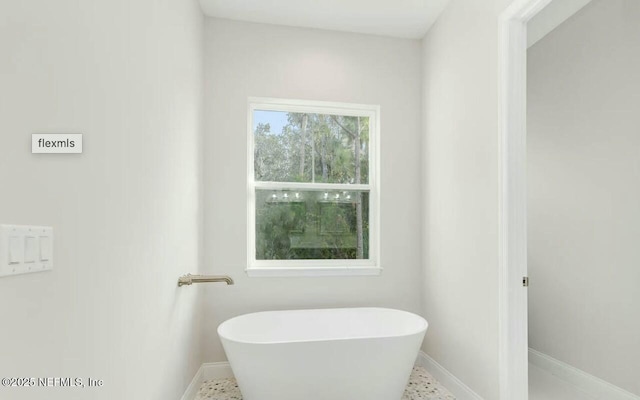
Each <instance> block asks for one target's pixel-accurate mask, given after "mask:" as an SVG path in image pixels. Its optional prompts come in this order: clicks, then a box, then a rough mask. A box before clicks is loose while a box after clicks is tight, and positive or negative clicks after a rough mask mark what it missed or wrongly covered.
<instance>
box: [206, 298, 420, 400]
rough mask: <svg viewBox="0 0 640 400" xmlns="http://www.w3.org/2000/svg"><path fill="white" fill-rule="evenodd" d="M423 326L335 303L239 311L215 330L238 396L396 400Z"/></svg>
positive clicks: (404, 316)
mask: <svg viewBox="0 0 640 400" xmlns="http://www.w3.org/2000/svg"><path fill="white" fill-rule="evenodd" d="M427 326H428V324H427V321H425V320H424V318H422V317H419V316H418V315H415V314H412V313H409V312H405V311H398V310H391V309H385V308H341V309H321V310H296V311H268V312H259V313H255V314H247V315H241V316H239V317H236V318H232V319H229V320H227V321H225V322H223V323H222V324H220V326H219V327H218V334H219V335H220V338H221V339H222V345H223V346H224V350H225V352H226V353H227V357H228V358H229V363H230V364H231V369H232V370H233V373H234V375H235V377H236V379H237V381H238V386H239V387H240V390H241V392H242V397H243V399H244V400H301V399H303V400H400V398H401V397H402V394H403V391H404V389H405V386H406V384H407V382H408V380H409V375H410V374H411V369H412V367H413V364H414V362H415V360H416V357H417V355H418V351H419V349H420V345H421V343H422V339H423V338H424V334H425V332H426V330H427Z"/></svg>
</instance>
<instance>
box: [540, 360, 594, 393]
mask: <svg viewBox="0 0 640 400" xmlns="http://www.w3.org/2000/svg"><path fill="white" fill-rule="evenodd" d="M529 400H595V397H592V396H590V395H589V394H588V393H586V392H583V391H581V390H580V389H578V388H577V387H575V386H573V385H571V384H570V383H567V382H565V381H563V380H562V379H560V378H558V377H556V376H553V375H552V374H551V373H549V372H547V371H545V370H543V369H541V368H539V367H536V366H535V365H533V364H529Z"/></svg>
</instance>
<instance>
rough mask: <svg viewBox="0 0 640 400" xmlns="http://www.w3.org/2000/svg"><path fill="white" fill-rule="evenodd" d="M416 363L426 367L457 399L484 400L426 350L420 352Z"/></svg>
mask: <svg viewBox="0 0 640 400" xmlns="http://www.w3.org/2000/svg"><path fill="white" fill-rule="evenodd" d="M416 364H417V365H419V366H421V367H423V368H424V369H426V370H427V371H428V372H429V373H430V374H431V375H432V376H433V377H434V378H436V379H437V380H438V381H439V382H440V383H442V385H443V386H444V387H446V388H447V389H448V390H449V391H450V392H451V393H452V394H453V395H454V396H456V400H482V397H480V395H478V394H477V393H476V392H474V391H473V390H471V388H470V387H469V386H467V385H465V384H464V382H462V381H461V380H460V379H458V378H456V376H455V375H453V374H452V373H451V372H449V371H447V369H446V368H444V367H443V366H442V365H440V364H438V363H437V362H436V360H434V359H433V358H431V357H429V356H428V355H427V354H426V353H425V352H423V351H420V353H418V359H417V360H416Z"/></svg>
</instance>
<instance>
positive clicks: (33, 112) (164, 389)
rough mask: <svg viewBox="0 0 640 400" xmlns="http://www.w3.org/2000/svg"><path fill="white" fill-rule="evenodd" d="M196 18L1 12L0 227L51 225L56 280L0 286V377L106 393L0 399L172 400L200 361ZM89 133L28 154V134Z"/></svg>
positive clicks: (172, 5)
mask: <svg viewBox="0 0 640 400" xmlns="http://www.w3.org/2000/svg"><path fill="white" fill-rule="evenodd" d="M203 19H204V18H203V17H202V14H201V11H200V9H199V7H198V5H197V3H196V1H195V0H193V1H191V0H162V1H158V0H136V1H130V0H111V1H76V0H57V1H45V0H29V1H2V2H0V54H1V57H0V185H1V186H0V222H2V223H14V224H44V225H52V226H53V227H54V229H55V235H56V242H55V249H54V250H55V258H56V265H55V269H54V271H52V272H48V273H39V274H31V275H22V276H14V277H8V278H1V279H0V315H2V322H0V325H1V328H0V343H1V345H0V376H2V377H82V378H85V379H86V378H87V377H93V378H99V379H103V380H104V381H105V386H104V387H103V388H101V389H63V388H36V389H33V388H31V389H30V388H14V389H9V388H0V398H3V399H9V398H10V399H17V400H19V399H30V400H33V399H65V400H70V399H87V398H91V399H166V400H175V399H177V398H179V397H180V396H181V395H182V393H183V391H184V389H185V387H186V386H187V384H188V382H189V381H190V379H191V378H192V377H193V375H194V374H195V372H196V370H197V367H198V366H199V365H200V363H201V354H200V341H201V336H200V331H199V326H198V323H197V320H198V318H200V315H199V313H197V311H198V307H199V299H198V295H197V291H196V289H195V288H187V289H178V288H177V287H176V280H177V278H178V276H179V275H181V274H183V273H185V272H188V271H195V270H197V268H198V266H199V264H200V261H201V260H200V258H201V257H200V244H199V233H200V232H199V231H200V225H201V224H200V220H201V210H200V180H201V176H200V172H201V168H200V165H201V158H200V155H199V154H200V146H199V145H200V136H201V127H202V124H201V120H202V82H203V71H202V63H203V61H202V41H203ZM34 132H36V133H48V132H56V133H60V132H73V133H77V132H81V133H84V141H85V143H84V144H85V146H84V147H85V151H84V154H82V155H32V154H30V151H31V150H30V136H31V133H34Z"/></svg>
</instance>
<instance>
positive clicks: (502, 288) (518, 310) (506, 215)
mask: <svg viewBox="0 0 640 400" xmlns="http://www.w3.org/2000/svg"><path fill="white" fill-rule="evenodd" d="M552 1H555V0H514V1H513V2H512V3H511V5H510V6H509V7H507V9H506V10H505V11H504V12H503V13H502V14H501V15H500V18H499V40H500V42H499V52H498V54H499V91H498V99H499V150H498V153H499V157H500V158H499V166H498V171H499V191H500V192H499V255H498V259H499V279H500V282H499V304H500V310H499V320H500V337H499V363H500V399H501V400H527V399H528V398H529V379H528V373H529V366H528V350H529V343H528V340H529V339H528V315H527V314H528V311H527V290H526V287H524V285H523V277H526V276H527V168H526V167H527V158H526V157H527V147H526V146H527V144H526V137H527V120H526V116H527V22H528V21H529V20H530V19H531V18H533V17H534V16H535V15H536V14H537V13H539V12H540V11H541V10H542V9H544V8H545V7H546V6H548V5H549V4H550V3H551V2H552Z"/></svg>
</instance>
